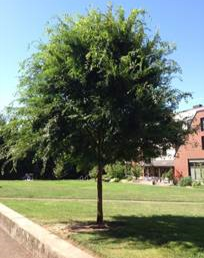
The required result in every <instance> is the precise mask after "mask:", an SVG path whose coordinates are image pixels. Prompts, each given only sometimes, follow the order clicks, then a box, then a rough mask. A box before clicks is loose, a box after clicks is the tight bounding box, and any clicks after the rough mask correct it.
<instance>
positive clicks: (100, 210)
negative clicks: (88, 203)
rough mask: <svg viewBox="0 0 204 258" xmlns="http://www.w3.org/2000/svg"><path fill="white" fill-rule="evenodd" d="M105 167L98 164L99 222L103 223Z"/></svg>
mask: <svg viewBox="0 0 204 258" xmlns="http://www.w3.org/2000/svg"><path fill="white" fill-rule="evenodd" d="M102 174H103V167H102V166H100V165H99V166H98V175H97V224H98V225H102V224H103V188H102Z"/></svg>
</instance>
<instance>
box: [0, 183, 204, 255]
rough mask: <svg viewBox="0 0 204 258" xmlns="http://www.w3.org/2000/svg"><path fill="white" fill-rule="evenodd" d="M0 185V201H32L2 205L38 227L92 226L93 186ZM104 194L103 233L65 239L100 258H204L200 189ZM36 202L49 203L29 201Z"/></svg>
mask: <svg viewBox="0 0 204 258" xmlns="http://www.w3.org/2000/svg"><path fill="white" fill-rule="evenodd" d="M0 186H1V188H0V196H4V197H6V196H7V197H13V198H16V197H31V200H15V199H12V200H8V199H1V201H2V203H4V204H6V205H7V206H9V207H11V208H13V209H14V210H16V211H18V212H20V213H22V214H24V215H25V216H27V217H29V218H30V219H32V220H34V221H36V222H38V223H40V224H42V225H46V224H49V225H52V224H53V225H54V224H58V223H62V224H64V225H67V224H69V225H70V224H71V225H74V224H75V223H78V222H80V223H84V224H86V223H93V222H94V221H95V217H96V202H95V195H96V189H95V187H96V184H95V182H93V181H89V182H81V181H55V182H54V181H52V182H50V181H47V182H46V181H44V182H42V181H39V182H37V181H36V182H35V181H33V182H18V181H16V182H6V181H5V182H0ZM3 189H4V191H2V190H3ZM6 189H7V194H6ZM12 189H14V190H13V191H14V192H13V193H12ZM3 192H4V193H3ZM14 193H15V194H14ZM104 195H105V201H104V215H105V220H106V223H107V225H108V227H107V229H106V230H94V231H84V232H83V231H82V232H71V233H69V232H67V238H68V239H69V238H70V239H72V240H74V241H75V242H76V243H78V244H80V245H82V246H84V247H85V248H87V249H90V250H92V251H93V252H94V253H95V254H97V255H98V256H99V257H107V258H116V257H117V258H137V257H138V258H150V257H151V258H152V257H153V258H177V257H178V258H204V189H203V188H193V189H188V188H179V187H157V186H138V185H131V184H122V183H113V184H104ZM40 197H42V198H51V200H47V199H46V200H34V199H33V200H32V198H40ZM58 198H59V200H57V199H58ZM64 198H70V199H67V200H65V199H64ZM73 199H75V200H73ZM88 199H89V200H88ZM129 200H135V201H137V200H144V202H130V201H129Z"/></svg>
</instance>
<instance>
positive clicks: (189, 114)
mask: <svg viewBox="0 0 204 258" xmlns="http://www.w3.org/2000/svg"><path fill="white" fill-rule="evenodd" d="M198 111H204V106H203V105H197V106H194V107H193V108H191V109H187V110H184V111H181V112H178V113H177V114H176V116H175V119H177V120H184V121H186V122H188V121H189V122H190V121H192V119H193V118H194V116H195V115H196V113H197V112H198Z"/></svg>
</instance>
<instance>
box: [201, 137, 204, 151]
mask: <svg viewBox="0 0 204 258" xmlns="http://www.w3.org/2000/svg"><path fill="white" fill-rule="evenodd" d="M201 146H202V150H204V136H202V137H201Z"/></svg>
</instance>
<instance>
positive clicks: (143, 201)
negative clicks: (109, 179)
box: [0, 197, 204, 258]
mask: <svg viewBox="0 0 204 258" xmlns="http://www.w3.org/2000/svg"><path fill="white" fill-rule="evenodd" d="M1 200H16V201H51V202H52V201H53V202H73V201H76V202H84V201H87V202H96V199H90V198H44V197H42V198H32V197H0V201H1ZM103 201H104V202H118V203H126V202H127V203H162V202H163V203H177V204H178V203H180V204H203V203H204V201H196V200H195V201H182V200H176V201H171V200H128V199H127V200H126V199H108V200H107V199H103ZM0 258H1V257H0Z"/></svg>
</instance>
